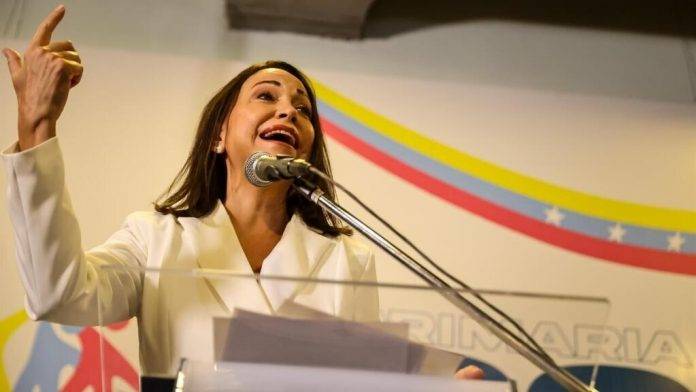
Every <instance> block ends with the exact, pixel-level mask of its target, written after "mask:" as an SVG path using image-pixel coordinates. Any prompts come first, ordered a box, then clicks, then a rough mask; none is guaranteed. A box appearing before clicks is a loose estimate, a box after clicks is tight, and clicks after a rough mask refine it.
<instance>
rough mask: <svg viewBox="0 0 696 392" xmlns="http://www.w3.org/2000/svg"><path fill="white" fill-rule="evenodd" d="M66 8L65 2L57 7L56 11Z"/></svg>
mask: <svg viewBox="0 0 696 392" xmlns="http://www.w3.org/2000/svg"><path fill="white" fill-rule="evenodd" d="M64 8H65V6H64V5H63V4H59V5H58V7H56V9H55V10H54V11H59V10H61V9H64Z"/></svg>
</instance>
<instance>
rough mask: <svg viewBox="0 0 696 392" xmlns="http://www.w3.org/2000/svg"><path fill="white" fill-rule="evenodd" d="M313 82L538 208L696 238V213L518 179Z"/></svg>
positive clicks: (336, 102)
mask: <svg viewBox="0 0 696 392" xmlns="http://www.w3.org/2000/svg"><path fill="white" fill-rule="evenodd" d="M312 82H313V84H314V86H315V89H316V92H317V96H318V97H320V98H321V100H322V101H324V102H326V103H327V104H329V105H330V106H331V107H333V108H335V109H337V110H339V111H341V112H342V113H344V114H345V115H347V116H348V117H350V118H351V119H353V120H355V121H358V122H360V123H362V124H363V125H365V126H366V127H368V128H371V129H372V130H374V131H375V132H377V133H379V134H381V135H382V136H385V137H388V138H390V139H392V140H394V141H396V142H398V143H400V144H402V145H405V146H407V147H409V148H410V149H412V150H415V151H417V152H419V153H420V154H422V155H425V156H427V157H428V158H430V159H432V160H434V161H438V162H440V163H442V164H444V165H447V166H450V167H452V168H455V169H457V170H459V171H462V172H465V173H467V174H469V175H472V176H474V177H477V178H479V179H482V180H484V181H486V182H489V183H492V184H495V185H497V186H499V187H502V188H505V189H508V190H510V191H512V192H515V193H518V194H521V195H524V196H527V197H529V198H532V199H535V200H537V201H539V202H543V203H546V204H549V205H555V206H558V207H560V208H563V209H567V210H571V211H575V212H578V213H581V214H584V215H591V216H594V217H596V218H601V219H605V220H608V221H613V222H621V223H626V224H632V225H636V226H644V227H650V228H657V229H663V230H669V231H679V232H696V211H689V210H679V209H669V208H660V207H653V206H648V205H642V204H636V203H628V202H622V201H618V200H612V199H605V198H601V197H598V196H594V195H590V194H587V193H583V192H578V191H574V190H570V189H566V188H562V187H559V186H556V185H553V184H551V183H548V182H545V181H541V180H538V179H535V178H532V177H529V176H525V175H523V174H519V173H515V172H513V171H511V170H508V169H505V168H503V167H500V166H496V165H494V164H492V163H489V162H486V161H483V160H481V159H478V158H475V157H473V156H471V155H468V154H465V153H463V152H461V151H458V150H456V149H454V148H451V147H448V146H446V145H444V144H441V143H438V142H437V141H435V140H433V139H429V138H427V137H425V136H423V135H420V134H418V133H417V132H415V131H412V130H410V129H408V128H406V127H404V126H401V125H399V124H397V123H395V122H393V121H391V120H389V119H387V118H385V117H383V116H381V115H379V114H377V113H375V112H372V111H370V110H368V109H367V108H364V107H362V106H360V105H359V104H357V103H355V102H352V101H351V100H349V99H348V98H346V97H343V96H341V95H339V94H338V93H336V92H334V91H332V90H331V89H330V88H328V87H326V86H325V85H323V84H321V83H319V82H317V81H316V80H313V81H312Z"/></svg>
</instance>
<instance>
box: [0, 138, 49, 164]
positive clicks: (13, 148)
mask: <svg viewBox="0 0 696 392" xmlns="http://www.w3.org/2000/svg"><path fill="white" fill-rule="evenodd" d="M57 145H58V137H57V136H53V137H52V138H50V139H48V140H46V141H44V142H42V143H40V144H39V145H36V146H34V147H32V148H28V149H26V150H24V151H19V142H14V143H12V144H10V145H9V146H8V147H7V148H5V149H4V150H2V152H0V156H2V158H3V159H6V158H9V157H14V156H18V155H25V154H32V153H36V152H37V151H41V150H44V149H46V148H55V147H57Z"/></svg>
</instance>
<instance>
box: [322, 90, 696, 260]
mask: <svg viewBox="0 0 696 392" xmlns="http://www.w3.org/2000/svg"><path fill="white" fill-rule="evenodd" d="M318 106H319V112H320V113H321V114H322V116H323V117H326V118H327V119H328V120H329V121H331V122H332V123H334V124H336V125H337V126H339V127H341V128H342V129H344V130H345V131H346V132H349V133H351V134H352V135H353V136H355V137H357V138H358V139H361V140H363V141H364V142H366V143H368V144H369V145H371V146H373V147H375V148H377V149H379V150H380V151H382V152H384V153H386V154H388V155H390V156H392V157H394V158H396V159H398V160H400V161H403V162H405V163H407V164H408V165H409V166H411V167H414V168H417V169H418V170H421V171H423V172H425V173H427V174H428V175H430V176H432V177H434V178H437V179H438V180H440V181H442V182H445V183H447V184H450V185H452V186H454V187H456V188H458V189H460V190H462V191H465V192H468V193H471V194H473V195H476V196H478V197H480V198H483V199H486V200H488V201H489V202H492V203H495V204H497V205H499V206H502V207H504V208H507V209H510V210H513V211H515V212H517V213H519V214H522V215H524V216H527V217H531V218H535V219H537V220H541V221H545V220H546V214H545V211H546V210H547V209H550V208H551V207H552V206H550V205H548V204H545V203H541V202H539V201H537V200H534V199H531V198H529V197H526V196H523V195H520V194H518V193H515V192H512V191H510V190H508V189H505V188H502V187H499V186H497V185H493V184H491V183H488V182H485V181H483V180H481V179H479V178H476V177H473V176H471V175H469V174H467V173H464V172H461V171H458V170H456V169H454V168H452V167H449V166H447V165H443V164H441V163H439V162H437V161H434V160H432V159H430V158H429V157H427V156H425V155H423V154H420V153H418V152H416V151H414V150H412V149H410V148H408V147H405V146H404V145H402V144H399V143H397V142H395V141H394V140H391V139H389V138H387V137H385V136H382V135H381V134H379V133H377V132H374V131H373V130H371V129H369V128H367V127H366V126H364V125H363V124H361V123H359V122H357V121H355V120H353V119H351V118H349V117H347V116H345V115H343V114H342V113H341V112H339V111H337V110H336V109H334V108H332V107H331V106H329V105H327V104H325V103H323V102H321V101H318ZM560 211H561V213H562V214H563V215H564V219H563V220H562V221H561V227H562V228H564V229H567V230H570V231H573V232H576V233H581V234H585V235H587V236H591V237H594V238H598V239H603V240H608V239H609V228H610V227H612V226H614V225H615V223H616V222H612V221H607V220H603V219H599V218H594V217H590V216H587V215H584V214H579V213H577V212H574V211H570V210H565V209H560ZM621 225H622V227H623V229H624V230H625V231H626V234H625V235H624V236H623V238H622V241H621V243H623V244H627V245H635V246H642V247H646V248H651V249H656V250H662V251H665V250H667V246H668V241H667V238H668V237H670V236H672V235H674V232H668V231H664V230H658V229H652V228H646V227H641V226H635V225H625V224H623V223H622V224H621ZM681 236H682V237H683V238H684V240H685V242H684V244H683V245H682V247H681V252H682V253H696V234H694V233H681Z"/></svg>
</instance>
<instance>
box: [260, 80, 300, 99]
mask: <svg viewBox="0 0 696 392" xmlns="http://www.w3.org/2000/svg"><path fill="white" fill-rule="evenodd" d="M263 83H268V84H272V85H274V86H278V87H280V86H281V84H280V82H279V81H277V80H271V79H269V80H262V81H260V82H256V83H254V85H253V86H251V87H256V86H258V85H259V84H263ZM297 93H298V94H300V95H304V96H307V93H306V92H305V91H304V90H302V89H301V88H298V89H297Z"/></svg>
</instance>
